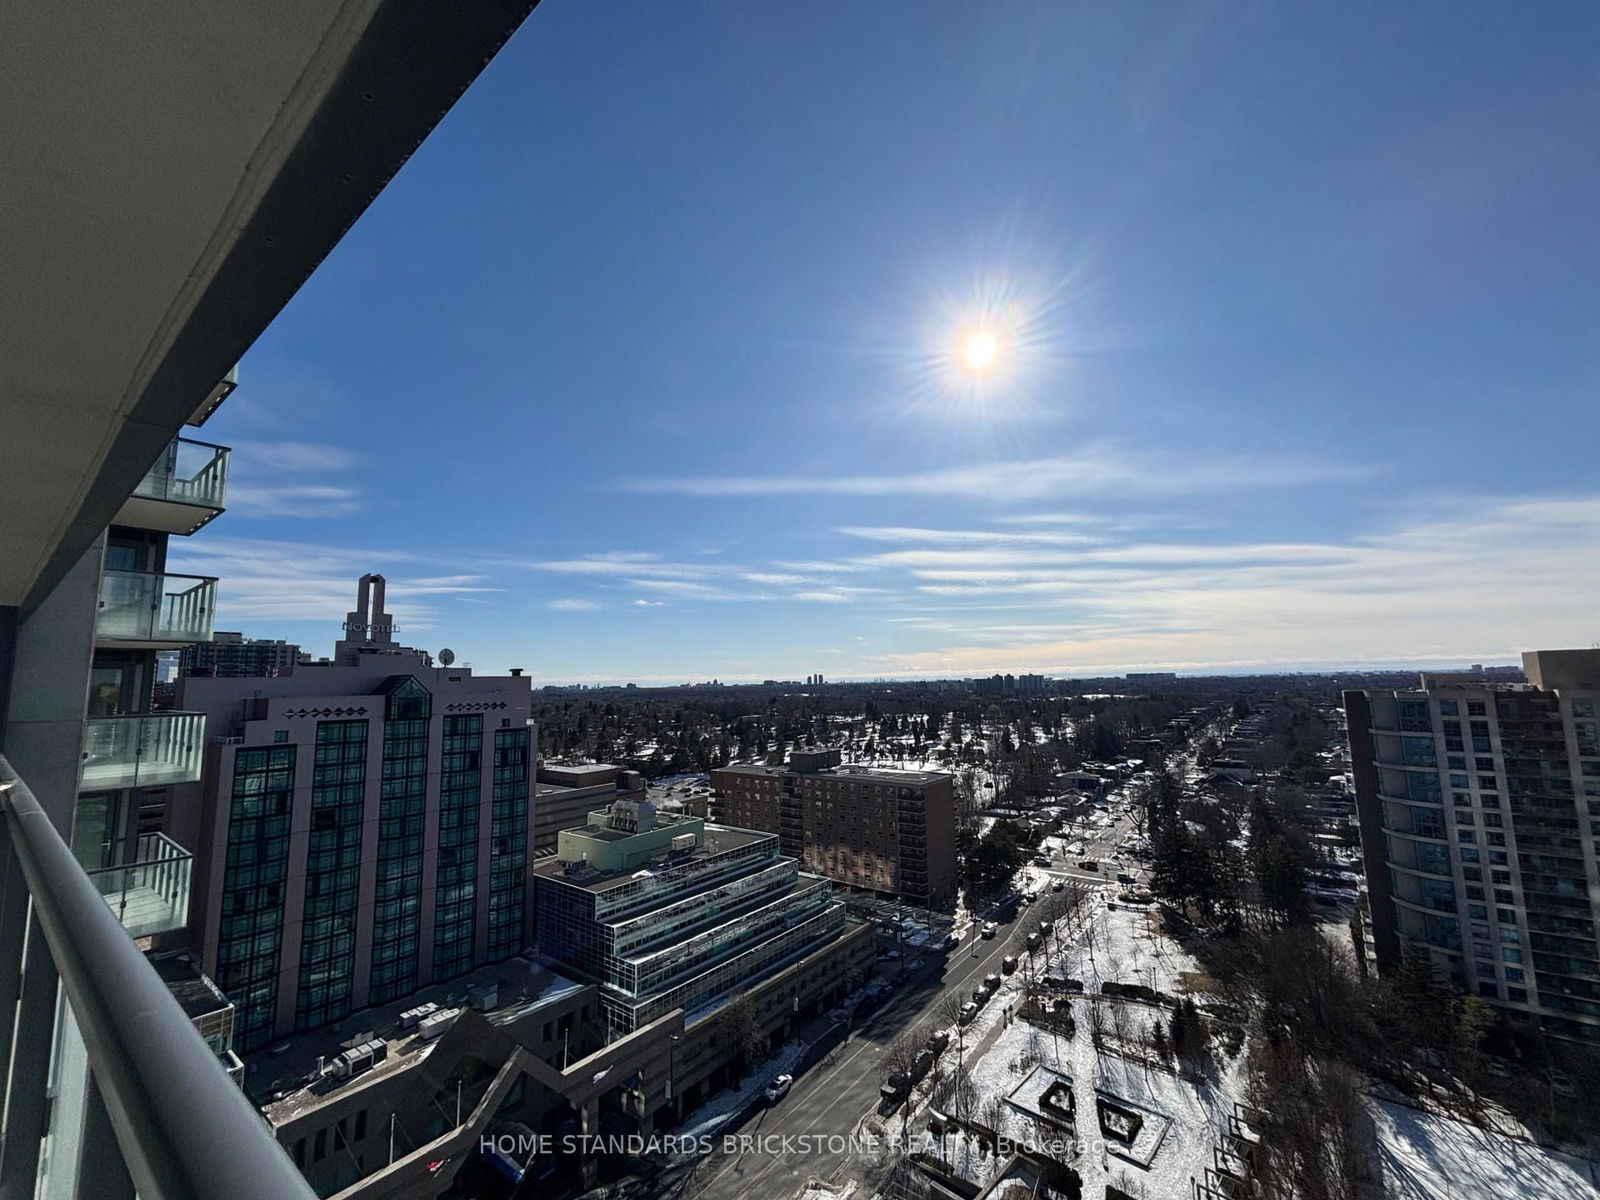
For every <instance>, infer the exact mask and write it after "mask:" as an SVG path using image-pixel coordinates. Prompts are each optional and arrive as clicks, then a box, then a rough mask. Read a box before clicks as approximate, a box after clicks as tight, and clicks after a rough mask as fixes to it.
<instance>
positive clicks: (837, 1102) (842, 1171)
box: [671, 813, 1138, 1200]
mask: <svg viewBox="0 0 1600 1200" xmlns="http://www.w3.org/2000/svg"><path fill="white" fill-rule="evenodd" d="M1137 819H1138V817H1137V814H1136V813H1118V814H1117V819H1116V821H1115V822H1113V824H1111V825H1109V826H1106V827H1104V828H1102V829H1096V830H1093V831H1092V832H1091V833H1090V834H1088V835H1086V836H1085V837H1083V838H1082V839H1081V840H1083V842H1084V851H1083V853H1082V854H1081V855H1077V856H1075V857H1074V858H1073V860H1072V865H1071V866H1070V867H1061V868H1054V869H1052V870H1051V871H1050V874H1052V875H1057V876H1063V877H1068V876H1070V877H1073V878H1078V879H1082V880H1083V881H1084V882H1086V883H1093V884H1101V885H1106V886H1109V887H1115V886H1116V876H1117V872H1118V870H1119V869H1121V870H1128V871H1129V872H1130V873H1133V869H1134V867H1135V866H1136V864H1135V863H1134V862H1133V861H1132V860H1128V859H1126V858H1124V862H1125V864H1126V865H1125V866H1124V867H1122V868H1118V867H1117V866H1115V865H1114V859H1115V858H1116V857H1117V855H1116V846H1117V844H1118V843H1119V842H1120V841H1122V840H1123V839H1124V838H1126V837H1128V836H1129V835H1130V834H1131V833H1132V831H1133V828H1134V826H1135V824H1136V823H1137ZM1086 858H1093V859H1096V860H1098V861H1100V862H1101V864H1102V867H1101V870H1099V871H1083V870H1080V869H1078V867H1077V866H1076V864H1077V862H1078V860H1079V859H1086ZM1028 914H1029V910H1028V908H1027V907H1022V908H1020V909H1018V910H1017V915H1016V916H1015V917H1014V918H1013V919H1012V920H1011V921H1009V922H1006V923H1003V924H1001V925H1000V928H999V930H998V932H997V934H996V936H995V937H994V938H993V939H982V938H979V937H976V936H975V935H976V930H977V924H976V923H975V924H974V926H973V932H974V936H973V937H969V938H968V939H967V940H966V941H964V942H962V943H961V945H960V946H957V947H955V948H954V949H952V950H950V951H949V953H948V956H945V957H941V956H940V955H939V954H938V953H937V952H934V951H922V952H921V954H922V956H923V958H924V960H925V961H927V962H928V963H929V965H928V966H926V967H924V968H923V969H922V970H921V971H920V972H919V973H918V974H917V975H915V976H914V977H913V978H912V979H910V980H908V981H907V982H905V983H903V984H901V985H900V986H899V987H898V988H897V989H896V991H895V993H894V995H893V996H892V997H891V998H890V1000H889V1001H888V1003H886V1004H885V1005H884V1006H883V1007H882V1008H880V1009H879V1010H878V1011H877V1012H875V1013H873V1014H871V1015H870V1016H868V1017H866V1018H865V1019H864V1020H863V1021H862V1022H861V1023H860V1024H859V1025H853V1026H852V1028H851V1029H850V1032H849V1035H848V1037H847V1038H846V1039H845V1040H844V1041H843V1042H841V1043H840V1044H839V1045H838V1046H836V1047H835V1048H834V1050H833V1051H832V1053H831V1054H830V1055H829V1056H828V1057H827V1058H824V1059H823V1060H822V1061H821V1062H819V1063H817V1064H816V1065H815V1066H813V1067H812V1068H811V1069H810V1070H809V1071H807V1072H805V1073H804V1074H802V1075H801V1076H800V1077H799V1078H797V1079H796V1080H795V1084H794V1088H793V1090H792V1091H790V1093H789V1094H788V1095H787V1096H786V1097H784V1099H782V1100H781V1101H779V1102H778V1103H777V1104H775V1105H771V1106H768V1105H766V1104H765V1103H763V1102H760V1101H758V1102H757V1104H756V1106H755V1107H754V1108H753V1109H752V1110H751V1111H750V1112H749V1113H748V1114H747V1115H746V1116H745V1117H744V1118H743V1119H742V1120H739V1121H737V1122H735V1123H732V1124H730V1125H729V1126H727V1127H726V1128H725V1129H724V1130H723V1131H722V1137H730V1136H731V1137H744V1138H751V1139H760V1140H759V1144H757V1145H753V1146H750V1147H749V1148H747V1149H744V1150H742V1151H741V1150H739V1149H737V1148H735V1149H734V1150H732V1151H730V1152H724V1151H722V1150H720V1149H719V1150H718V1151H716V1152H714V1153H712V1154H710V1155H708V1156H707V1157H705V1158H703V1159H701V1160H700V1161H699V1162H698V1163H697V1164H695V1166H694V1167H693V1169H692V1170H691V1171H689V1172H687V1173H686V1174H685V1175H684V1176H683V1177H681V1178H680V1179H677V1180H674V1181H673V1185H674V1186H673V1187H672V1189H671V1194H673V1195H676V1196H679V1197H683V1198H684V1200H687V1198H689V1197H696V1198H699V1200H745V1198H746V1197H762V1198H765V1197H784V1196H791V1195H793V1194H794V1193H796V1192H797V1191H799V1189H800V1188H802V1187H803V1186H805V1184H806V1182H807V1181H808V1180H809V1179H812V1178H818V1179H823V1180H827V1181H830V1182H838V1181H839V1180H841V1179H843V1178H844V1177H845V1175H846V1173H847V1172H848V1171H849V1170H850V1169H851V1165H852V1164H851V1158H852V1152H851V1149H850V1147H849V1146H848V1145H846V1144H843V1143H842V1142H841V1139H842V1138H846V1137H848V1136H849V1135H851V1134H852V1133H854V1132H855V1130H856V1127H857V1126H858V1125H859V1123H860V1122H861V1120H862V1119H863V1118H864V1117H866V1116H867V1115H868V1114H869V1113H872V1112H875V1111H876V1110H877V1108H878V1104H879V1099H880V1097H879V1092H878V1089H879V1087H880V1086H881V1085H882V1083H883V1079H884V1074H885V1072H884V1068H883V1065H882V1059H883V1055H884V1052H885V1051H886V1050H887V1048H888V1047H889V1045H890V1043H892V1042H893V1041H894V1039H895V1038H896V1037H898V1036H899V1035H900V1034H901V1033H902V1032H904V1031H905V1030H908V1029H914V1028H917V1027H918V1026H923V1025H926V1026H927V1027H929V1028H934V1027H939V1026H942V1025H943V1024H944V1022H942V1021H940V1020H939V1019H938V1018H937V1017H935V1016H934V1009H935V1008H936V1007H937V1006H938V1004H939V1000H940V998H941V997H942V996H943V995H944V994H945V993H946V992H949V991H956V992H958V993H961V994H962V995H963V996H965V995H966V994H968V993H970V992H971V991H972V989H973V987H974V986H976V985H977V984H978V983H979V982H980V981H981V980H982V979H983V977H984V976H985V975H989V974H997V973H999V972H1000V963H1001V960H1002V959H1003V958H1005V956H1006V955H1008V954H1016V953H1017V952H1018V951H1017V947H1016V945H1015V944H1014V938H1015V935H1016V934H1017V932H1018V930H1019V929H1028V928H1032V925H1033V922H1032V921H1031V920H1030V919H1029V915H1028ZM887 1123H888V1124H889V1125H890V1128H892V1129H895V1130H896V1131H897V1132H898V1120H895V1121H892V1122H887ZM720 1141H721V1139H720V1138H719V1143H720ZM864 1165H865V1164H862V1163H860V1162H859V1161H858V1162H857V1164H856V1166H857V1168H860V1167H862V1166H864Z"/></svg>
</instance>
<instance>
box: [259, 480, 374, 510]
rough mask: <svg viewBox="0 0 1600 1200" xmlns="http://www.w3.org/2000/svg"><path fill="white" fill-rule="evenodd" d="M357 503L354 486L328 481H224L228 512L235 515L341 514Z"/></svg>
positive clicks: (355, 506)
mask: <svg viewBox="0 0 1600 1200" xmlns="http://www.w3.org/2000/svg"><path fill="white" fill-rule="evenodd" d="M360 506H361V505H360V494H359V493H358V492H357V491H356V490H355V489H354V488H347V487H335V486H332V485H329V484H313V483H302V484H293V483H289V484H279V485H270V484H269V485H264V486H254V487H252V486H251V485H249V484H241V483H230V484H229V485H228V514H229V515H230V516H236V517H301V518H305V517H344V516H349V515H350V514H351V513H353V512H355V511H356V510H357V509H358V508H360Z"/></svg>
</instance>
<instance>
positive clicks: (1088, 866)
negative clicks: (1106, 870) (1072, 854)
mask: <svg viewBox="0 0 1600 1200" xmlns="http://www.w3.org/2000/svg"><path fill="white" fill-rule="evenodd" d="M1078 866H1080V867H1082V868H1083V869H1084V870H1085V871H1098V870H1099V869H1100V864H1099V863H1098V862H1096V861H1095V860H1094V859H1092V858H1086V859H1084V860H1083V861H1081V862H1080V863H1078Z"/></svg>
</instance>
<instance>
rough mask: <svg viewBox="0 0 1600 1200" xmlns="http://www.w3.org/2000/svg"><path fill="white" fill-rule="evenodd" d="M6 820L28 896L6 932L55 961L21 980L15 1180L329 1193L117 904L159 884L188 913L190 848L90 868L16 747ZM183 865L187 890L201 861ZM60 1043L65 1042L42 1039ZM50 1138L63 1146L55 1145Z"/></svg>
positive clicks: (175, 1194)
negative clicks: (24, 769)
mask: <svg viewBox="0 0 1600 1200" xmlns="http://www.w3.org/2000/svg"><path fill="white" fill-rule="evenodd" d="M0 826H3V829H4V836H0V877H4V878H5V880H6V881H7V886H8V888H14V889H16V892H17V895H18V896H19V897H20V898H21V899H22V901H24V902H22V903H17V904H11V903H7V904H6V905H4V906H0V908H3V910H4V911H3V912H0V946H5V947H6V948H7V950H8V951H9V952H11V953H14V954H16V953H20V952H21V947H22V946H23V945H24V941H26V945H27V949H28V955H29V961H30V963H31V962H32V956H33V955H34V954H35V952H36V949H37V950H38V952H41V953H43V954H45V955H46V956H47V958H48V962H49V964H50V965H51V967H52V968H53V971H52V975H53V977H52V978H51V979H50V987H49V989H48V991H47V992H45V993H44V994H43V995H34V994H30V991H29V990H23V991H22V995H21V999H20V1000H18V999H17V994H16V993H17V989H16V986H15V980H14V979H13V984H12V993H11V996H10V997H9V1004H10V1007H9V1008H8V1010H7V1014H6V1015H7V1020H6V1022H5V1040H4V1043H3V1048H4V1050H5V1055H4V1057H5V1058H6V1060H7V1061H8V1062H10V1063H11V1065H12V1070H11V1075H10V1080H9V1083H10V1088H11V1092H10V1096H9V1100H10V1102H11V1105H10V1106H9V1107H8V1108H7V1112H6V1119H7V1135H8V1141H7V1143H6V1154H7V1157H6V1170H5V1173H4V1178H5V1186H3V1187H0V1192H4V1194H5V1195H7V1196H11V1195H13V1194H15V1195H19V1196H21V1195H26V1196H32V1195H34V1194H35V1192H36V1191H37V1192H38V1194H40V1195H56V1194H66V1189H69V1188H71V1189H73V1190H72V1194H73V1195H78V1194H82V1195H89V1194H91V1193H93V1194H96V1195H99V1194H102V1193H103V1194H106V1195H129V1196H131V1195H134V1194H137V1195H139V1196H142V1197H145V1200H202V1198H206V1200H209V1198H211V1197H220V1196H227V1197H230V1198H233V1197H237V1198H238V1200H266V1198H268V1197H270V1198H271V1200H315V1196H316V1193H315V1192H313V1191H312V1190H311V1188H310V1186H309V1185H308V1184H307V1183H306V1181H305V1179H304V1178H303V1177H302V1176H301V1175H300V1173H299V1172H298V1171H296V1170H295V1167H294V1162H293V1160H291V1159H290V1158H289V1156H288V1154H286V1153H285V1152H284V1149H283V1147H281V1146H280V1145H278V1143H277V1142H276V1141H275V1140H274V1139H273V1137H272V1133H271V1131H270V1130H269V1128H268V1126H267V1125H266V1123H265V1122H264V1121H263V1120H262V1119H261V1114H260V1113H259V1112H257V1111H256V1108H255V1106H254V1105H253V1104H251V1103H250V1101H249V1099H247V1098H246V1096H245V1094H244V1092H243V1091H242V1090H241V1089H240V1088H239V1087H238V1085H237V1084H236V1083H235V1081H234V1080H232V1079H230V1078H229V1071H228V1070H225V1069H224V1067H223V1065H222V1064H221V1063H220V1062H219V1061H218V1056H217V1054H216V1052H215V1051H214V1050H213V1049H212V1047H211V1046H210V1045H208V1044H207V1043H206V1040H205V1039H204V1037H202V1035H201V1034H200V1032H199V1031H197V1030H196V1029H195V1026H194V1022H193V1019H192V1017H191V1016H190V1014H189V1013H188V1012H186V1011H185V1009H184V1007H183V1005H182V1004H181V1003H180V1002H179V1001H178V999H177V998H176V997H175V996H174V995H173V993H172V991H171V990H170V989H169V988H168V985H167V984H166V982H165V981H164V980H163V979H162V977H161V975H160V974H159V973H158V972H157V970H156V967H155V966H154V965H153V964H152V963H151V961H150V960H149V959H147V958H146V957H145V956H144V954H143V953H142V952H141V951H140V949H139V947H138V946H137V945H136V943H135V942H134V941H133V939H132V938H130V937H129V936H128V934H129V932H130V928H127V927H125V926H124V924H119V923H118V921H117V917H116V913H115V911H114V910H115V909H117V908H119V907H121V908H122V909H123V911H124V913H125V914H131V913H133V912H134V911H135V910H136V909H137V908H138V907H139V905H138V904H137V903H136V901H137V899H138V897H139V893H138V889H139V888H140V887H144V886H148V887H150V888H151V890H152V891H154V892H156V893H158V894H159V895H162V896H164V897H166V899H165V900H164V901H163V903H166V904H170V905H172V907H173V908H174V909H175V910H177V911H181V909H182V904H181V903H180V901H179V897H178V894H177V887H176V884H177V881H178V879H179V877H180V872H178V871H176V870H174V868H175V866H176V864H175V863H172V862H171V861H170V860H171V859H172V858H174V857H175V856H176V855H182V857H183V858H184V859H185V860H187V858H188V855H186V854H183V852H182V851H181V850H179V849H178V848H177V847H175V846H173V845H172V844H171V843H166V839H165V838H160V839H157V840H156V841H155V842H154V843H153V844H152V846H151V847H150V850H149V854H148V860H149V861H148V862H146V863H141V864H138V865H136V866H134V867H132V868H117V870H119V871H122V872H123V874H122V875H121V876H112V875H111V873H109V872H96V875H97V876H100V878H90V876H89V875H88V874H86V873H85V872H84V870H83V867H82V866H81V865H79V863H78V860H77V859H76V858H74V857H73V854H72V850H71V849H70V848H69V847H68V845H67V843H66V842H65V841H63V840H62V838H61V835H60V833H58V832H57V830H56V827H55V825H54V824H53V823H52V822H51V820H50V818H49V817H48V816H47V815H46V814H45V811H44V809H43V808H42V807H40V805H39V801H38V800H37V799H36V798H35V797H34V795H33V793H32V792H31V791H30V790H29V788H28V785H27V784H26V783H25V782H24V781H23V780H22V779H20V778H18V777H17V775H16V773H15V772H14V771H13V770H12V769H11V764H10V763H8V762H7V761H6V760H5V758H4V756H0ZM162 843H166V844H165V845H163V844H162ZM143 848H144V847H143V842H141V850H143ZM145 868H148V869H147V870H145V873H144V874H142V875H141V874H140V871H141V870H142V869H145ZM181 879H182V889H183V890H184V891H185V892H186V891H187V888H188V874H187V862H185V864H184V868H183V871H182V872H181ZM123 889H126V890H127V892H128V893H129V896H130V899H129V902H128V904H127V905H125V906H124V905H123V904H122V902H121V894H122V891H123ZM108 902H109V903H108ZM150 911H151V912H155V911H157V910H153V909H152V910H150ZM30 918H31V921H32V925H31V926H30V925H29V924H28V921H29V919H30ZM125 920H126V916H125ZM41 934H42V939H41V942H40V943H39V944H37V946H36V943H35V941H34V939H35V937H36V936H39V935H41ZM56 978H59V980H60V987H59V991H58V990H57V986H56V981H55V980H56ZM58 996H59V997H60V1003H59V1004H58V1000H57V997H58ZM12 1009H14V1010H15V1023H14V1029H13V1021H12V1016H13V1013H12V1011H11V1010H12ZM45 1047H53V1051H51V1050H46V1051H45V1053H44V1054H40V1053H38V1052H37V1051H38V1050H39V1049H40V1048H45ZM52 1054H53V1061H52ZM19 1064H20V1066H19ZM91 1076H92V1078H93V1081H94V1084H95V1087H94V1088H93V1089H92V1090H91V1089H90V1088H89V1086H88V1084H89V1079H90V1077H91ZM47 1084H48V1091H47V1090H46V1089H47ZM19 1131H25V1132H26V1133H27V1134H28V1136H26V1137H24V1136H22V1135H21V1133H19ZM46 1139H48V1140H46ZM40 1146H46V1147H48V1149H47V1152H46V1154H45V1155H41V1154H40V1152H39V1147H40ZM91 1171H92V1173H91ZM119 1177H120V1179H119ZM79 1182H81V1183H82V1184H83V1187H82V1188H81V1189H79V1188H76V1187H75V1184H76V1183H79ZM119 1184H120V1186H119Z"/></svg>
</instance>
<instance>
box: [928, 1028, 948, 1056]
mask: <svg viewBox="0 0 1600 1200" xmlns="http://www.w3.org/2000/svg"><path fill="white" fill-rule="evenodd" d="M949 1044H950V1034H949V1033H948V1032H947V1031H945V1030H943V1029H935V1030H934V1031H933V1032H932V1033H930V1034H929V1035H928V1049H929V1050H932V1051H933V1052H934V1053H935V1054H942V1053H944V1048H945V1047H946V1046H948V1045H949Z"/></svg>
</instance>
